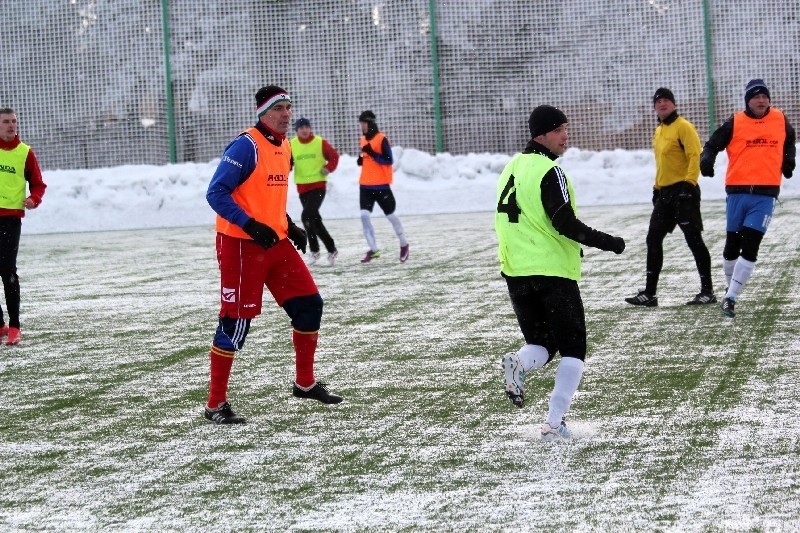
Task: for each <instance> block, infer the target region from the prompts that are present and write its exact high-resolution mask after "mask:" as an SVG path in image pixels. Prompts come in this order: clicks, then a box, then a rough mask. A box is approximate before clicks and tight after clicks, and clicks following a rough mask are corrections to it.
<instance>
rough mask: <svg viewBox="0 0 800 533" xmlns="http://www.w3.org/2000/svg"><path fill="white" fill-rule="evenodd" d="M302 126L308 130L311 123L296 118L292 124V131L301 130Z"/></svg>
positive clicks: (305, 119) (304, 119)
mask: <svg viewBox="0 0 800 533" xmlns="http://www.w3.org/2000/svg"><path fill="white" fill-rule="evenodd" d="M303 126H308V127H309V128H310V127H311V121H310V120H308V119H307V118H305V117H303V118H298V119H297V120H296V121H295V123H294V129H296V130H297V129H300V128H302V127H303Z"/></svg>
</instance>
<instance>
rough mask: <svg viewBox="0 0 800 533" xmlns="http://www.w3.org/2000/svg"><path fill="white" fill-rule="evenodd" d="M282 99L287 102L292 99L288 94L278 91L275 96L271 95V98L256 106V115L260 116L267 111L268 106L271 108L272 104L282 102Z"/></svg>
mask: <svg viewBox="0 0 800 533" xmlns="http://www.w3.org/2000/svg"><path fill="white" fill-rule="evenodd" d="M284 100H285V101H287V102H291V101H292V99H291V98H289V95H288V94H286V93H278V94H276V95H275V96H273V97H272V98H270V99H269V100H267V101H266V102H264V103H263V104H261V105H260V106H258V108H256V115H257V116H258V117H259V118H261V115H263V114H264V113H266V112H267V111H269V110H270V108H272V106H274V105H275V104H277V103H278V102H282V101H284Z"/></svg>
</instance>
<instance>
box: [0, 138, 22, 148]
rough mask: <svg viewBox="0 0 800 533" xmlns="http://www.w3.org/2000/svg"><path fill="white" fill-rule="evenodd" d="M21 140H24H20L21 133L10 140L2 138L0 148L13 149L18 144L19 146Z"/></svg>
mask: <svg viewBox="0 0 800 533" xmlns="http://www.w3.org/2000/svg"><path fill="white" fill-rule="evenodd" d="M21 142H22V141H20V140H19V135H15V136H14V138H13V139H11V140H10V141H4V140H3V139H0V149H2V150H13V149H14V148H16V147H17V146H19V143H21Z"/></svg>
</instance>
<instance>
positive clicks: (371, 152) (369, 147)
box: [361, 144, 376, 155]
mask: <svg viewBox="0 0 800 533" xmlns="http://www.w3.org/2000/svg"><path fill="white" fill-rule="evenodd" d="M361 151H362V152H366V153H368V154H369V155H375V153H376V152H375V150H374V149H373V148H372V145H370V144H365V145H364V146H362V147H361Z"/></svg>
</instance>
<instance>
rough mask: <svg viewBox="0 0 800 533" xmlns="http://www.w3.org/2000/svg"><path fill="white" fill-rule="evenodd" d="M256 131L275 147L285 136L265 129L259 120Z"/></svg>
mask: <svg viewBox="0 0 800 533" xmlns="http://www.w3.org/2000/svg"><path fill="white" fill-rule="evenodd" d="M256 129H257V130H258V131H259V132H260V133H261V135H263V136H264V138H266V139H267V140H268V141H269V142H271V143H272V144H274V145H275V146H280V145H281V143H282V142H283V140H284V139H285V138H286V136H284V135H281V134H280V133H277V132H274V131H272V130H271V129H269V128H268V127H266V126H265V125H264V124H263V123H262V122H261V121H260V120H259V121H258V122H257V123H256Z"/></svg>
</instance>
